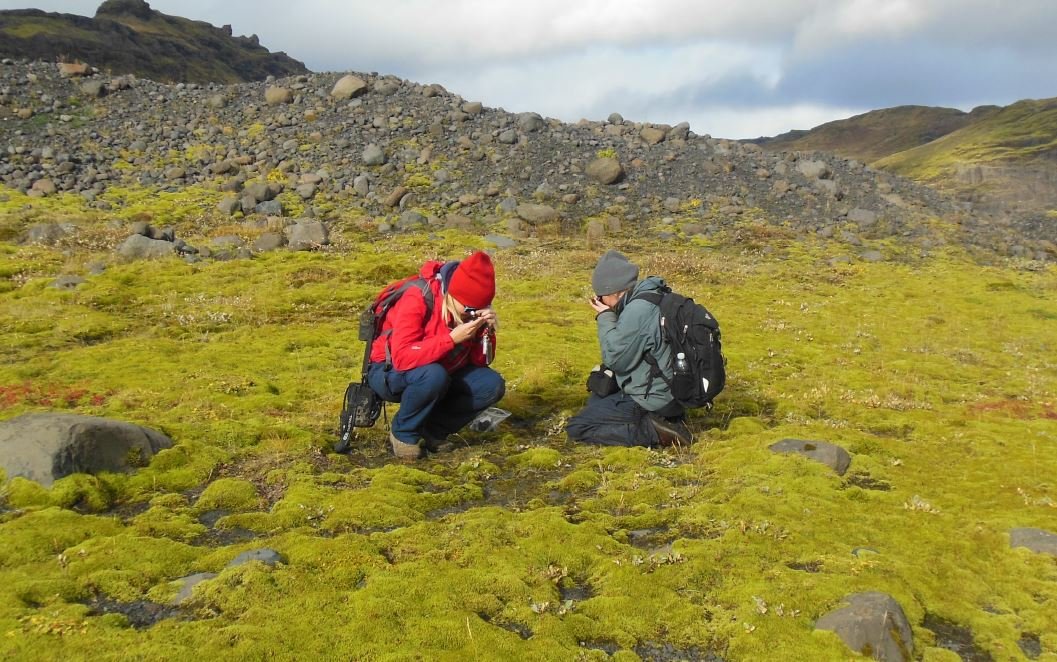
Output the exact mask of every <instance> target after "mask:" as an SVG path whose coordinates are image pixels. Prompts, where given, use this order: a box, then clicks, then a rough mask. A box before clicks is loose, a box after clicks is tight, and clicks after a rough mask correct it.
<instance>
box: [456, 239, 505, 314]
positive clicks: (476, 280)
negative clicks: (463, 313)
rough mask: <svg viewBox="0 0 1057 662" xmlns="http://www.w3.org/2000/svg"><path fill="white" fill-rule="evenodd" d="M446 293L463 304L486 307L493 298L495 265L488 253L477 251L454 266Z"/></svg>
mask: <svg viewBox="0 0 1057 662" xmlns="http://www.w3.org/2000/svg"><path fill="white" fill-rule="evenodd" d="M448 294H450V295H452V296H453V297H455V299H456V300H457V301H458V302H459V303H461V304H462V305H464V306H469V307H470V308H487V307H488V306H489V305H490V304H491V303H492V299H493V298H495V267H493V266H492V258H490V257H488V253H482V252H481V251H477V252H476V253H474V254H473V255H471V256H470V257H468V258H466V259H465V260H463V261H462V262H460V263H459V266H457V267H455V273H453V274H452V275H451V282H450V283H448Z"/></svg>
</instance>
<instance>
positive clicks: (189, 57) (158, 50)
mask: <svg viewBox="0 0 1057 662" xmlns="http://www.w3.org/2000/svg"><path fill="white" fill-rule="evenodd" d="M0 57H12V58H24V59H28V60H46V61H56V60H60V59H61V60H65V61H69V60H80V61H83V62H87V63H88V64H89V65H91V66H93V67H96V68H97V69H100V70H109V71H110V72H112V73H115V74H134V75H136V76H138V77H143V78H150V79H152V80H157V81H164V82H194V83H206V82H220V83H237V82H244V81H255V80H263V79H265V78H266V77H268V76H289V75H292V74H302V73H307V72H308V70H307V69H306V68H305V65H304V64H303V63H302V62H299V61H297V60H295V59H293V58H291V57H289V56H287V55H286V54H285V53H272V52H270V51H268V49H266V48H264V47H263V46H261V45H260V43H259V42H258V40H257V36H256V35H251V36H250V37H233V36H232V35H231V26H224V27H220V28H218V27H214V26H212V25H209V24H208V23H205V22H202V21H192V20H189V19H186V18H180V17H177V16H168V15H166V14H162V13H161V12H157V11H154V10H153V9H151V8H150V5H148V4H147V3H146V2H143V0H107V1H106V2H104V3H103V4H102V5H100V6H99V9H98V10H97V11H96V14H95V17H94V18H88V17H86V16H76V15H73V14H55V13H46V12H42V11H40V10H36V9H18V10H11V11H0Z"/></svg>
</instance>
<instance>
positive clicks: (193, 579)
mask: <svg viewBox="0 0 1057 662" xmlns="http://www.w3.org/2000/svg"><path fill="white" fill-rule="evenodd" d="M216 576H217V573H215V572H196V573H195V574H193V575H188V576H187V577H181V578H180V579H178V580H176V581H179V582H182V584H181V586H180V590H179V591H178V592H177V593H176V597H174V598H173V600H172V603H171V604H174V605H178V604H183V603H184V602H187V600H188V599H190V597H191V595H192V593H193V589H194V587H195V586H197V585H198V584H201V583H202V582H204V581H208V580H210V579H213V578H214V577H216Z"/></svg>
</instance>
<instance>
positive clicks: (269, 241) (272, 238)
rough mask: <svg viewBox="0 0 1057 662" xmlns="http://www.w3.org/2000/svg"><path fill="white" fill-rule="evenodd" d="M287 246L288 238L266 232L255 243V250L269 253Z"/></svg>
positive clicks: (276, 233)
mask: <svg viewBox="0 0 1057 662" xmlns="http://www.w3.org/2000/svg"><path fill="white" fill-rule="evenodd" d="M285 245H286V237H285V236H283V235H281V234H279V233H278V232H265V233H264V234H262V235H261V236H259V237H257V239H256V240H255V241H254V242H253V250H255V251H257V252H258V253H267V252H269V251H274V250H276V249H278V248H282V247H283V246H285Z"/></svg>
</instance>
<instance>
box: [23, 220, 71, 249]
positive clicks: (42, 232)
mask: <svg viewBox="0 0 1057 662" xmlns="http://www.w3.org/2000/svg"><path fill="white" fill-rule="evenodd" d="M65 236H66V230H65V229H63V227H62V226H61V225H59V224H58V223H37V224H36V225H31V226H30V227H29V229H28V230H26V243H27V244H44V245H46V246H50V245H52V244H54V243H56V242H57V241H59V240H60V239H62V238H63V237H65Z"/></svg>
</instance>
